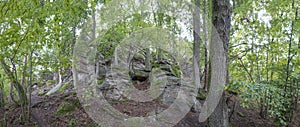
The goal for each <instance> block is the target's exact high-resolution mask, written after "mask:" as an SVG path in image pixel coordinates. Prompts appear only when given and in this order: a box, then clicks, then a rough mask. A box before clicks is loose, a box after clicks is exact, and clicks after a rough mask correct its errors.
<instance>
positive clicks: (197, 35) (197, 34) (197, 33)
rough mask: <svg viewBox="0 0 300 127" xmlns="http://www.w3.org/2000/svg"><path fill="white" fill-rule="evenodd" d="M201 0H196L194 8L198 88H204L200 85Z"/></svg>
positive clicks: (196, 79) (195, 68) (194, 48)
mask: <svg viewBox="0 0 300 127" xmlns="http://www.w3.org/2000/svg"><path fill="white" fill-rule="evenodd" d="M199 7H200V0H196V6H195V10H194V16H193V20H194V45H193V50H194V51H193V52H194V55H193V56H194V58H193V66H194V78H195V84H196V86H197V88H203V86H200V69H199V65H200V8H199Z"/></svg>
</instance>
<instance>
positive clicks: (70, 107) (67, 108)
mask: <svg viewBox="0 0 300 127" xmlns="http://www.w3.org/2000/svg"><path fill="white" fill-rule="evenodd" d="M75 109H76V107H75V105H74V104H73V103H70V102H68V101H67V102H64V103H61V104H60V105H59V106H58V108H57V110H56V111H55V115H64V114H66V113H68V112H71V111H74V110H75Z"/></svg>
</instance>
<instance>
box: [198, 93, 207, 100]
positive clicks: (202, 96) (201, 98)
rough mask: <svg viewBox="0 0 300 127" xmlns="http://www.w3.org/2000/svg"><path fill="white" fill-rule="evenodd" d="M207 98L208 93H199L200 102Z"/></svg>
mask: <svg viewBox="0 0 300 127" xmlns="http://www.w3.org/2000/svg"><path fill="white" fill-rule="evenodd" d="M206 97H207V94H206V93H204V92H199V94H198V97H197V98H198V99H200V100H205V99H206Z"/></svg>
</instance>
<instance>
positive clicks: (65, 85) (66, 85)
mask: <svg viewBox="0 0 300 127" xmlns="http://www.w3.org/2000/svg"><path fill="white" fill-rule="evenodd" d="M68 86H69V84H64V85H63V86H61V87H60V88H59V89H58V90H57V91H58V92H60V93H62V92H64V91H65V89H67V88H68Z"/></svg>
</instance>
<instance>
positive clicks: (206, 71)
mask: <svg viewBox="0 0 300 127" xmlns="http://www.w3.org/2000/svg"><path fill="white" fill-rule="evenodd" d="M206 6H207V3H206V0H203V18H202V19H203V31H204V43H205V47H204V50H205V51H204V52H205V62H204V64H205V69H204V89H205V91H207V86H208V70H209V64H208V60H209V54H208V30H207V21H206V17H207V9H206Z"/></svg>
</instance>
